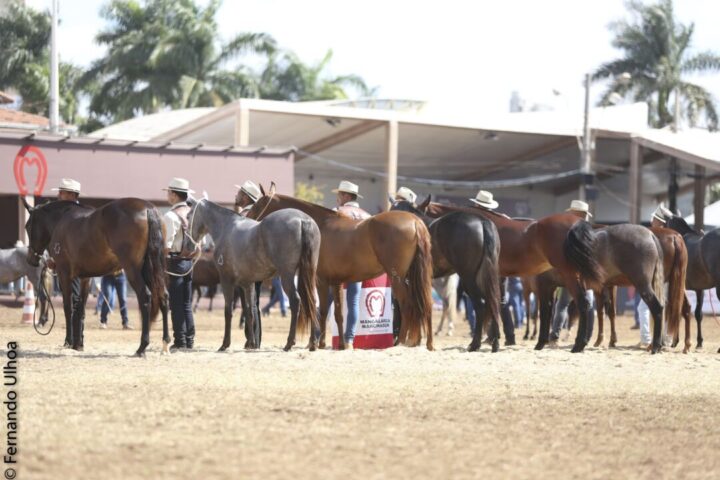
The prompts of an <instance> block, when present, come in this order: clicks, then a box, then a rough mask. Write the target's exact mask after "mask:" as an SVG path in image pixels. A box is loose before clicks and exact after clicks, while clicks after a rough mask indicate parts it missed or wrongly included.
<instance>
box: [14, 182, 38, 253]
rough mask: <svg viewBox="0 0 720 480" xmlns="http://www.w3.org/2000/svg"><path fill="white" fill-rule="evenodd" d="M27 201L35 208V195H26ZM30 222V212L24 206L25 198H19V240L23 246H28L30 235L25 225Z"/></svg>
mask: <svg viewBox="0 0 720 480" xmlns="http://www.w3.org/2000/svg"><path fill="white" fill-rule="evenodd" d="M25 201H26V202H27V203H28V205H30V206H31V207H34V206H35V197H34V196H33V195H25ZM27 221H28V211H27V210H26V209H25V205H24V204H23V197H21V196H18V240H20V241H21V242H23V245H25V246H26V247H27V246H28V242H29V239H28V235H27V232H26V231H25V224H26V223H27Z"/></svg>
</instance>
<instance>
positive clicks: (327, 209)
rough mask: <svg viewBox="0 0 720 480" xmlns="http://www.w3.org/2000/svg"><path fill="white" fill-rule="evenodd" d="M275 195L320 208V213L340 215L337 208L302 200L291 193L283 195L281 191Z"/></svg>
mask: <svg viewBox="0 0 720 480" xmlns="http://www.w3.org/2000/svg"><path fill="white" fill-rule="evenodd" d="M266 196H267V195H266ZM275 196H276V197H277V198H279V199H280V200H285V201H288V202H297V203H299V204H300V205H302V206H304V207H306V208H309V209H315V210H319V211H320V213H325V214H332V215H335V216H337V215H339V214H338V212H336V211H335V210H333V209H331V208H327V207H323V206H322V205H318V204H317V203H312V202H308V201H306V200H300V199H299V198H295V197H291V196H289V195H281V194H279V193H276V194H275ZM271 200H272V199H271Z"/></svg>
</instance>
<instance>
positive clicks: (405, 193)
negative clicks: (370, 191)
mask: <svg viewBox="0 0 720 480" xmlns="http://www.w3.org/2000/svg"><path fill="white" fill-rule="evenodd" d="M395 198H396V199H400V200H405V201H407V202H410V203H415V200H417V195H416V194H415V192H413V191H412V190H410V189H409V188H407V187H400V188H398V191H397V193H396V194H395Z"/></svg>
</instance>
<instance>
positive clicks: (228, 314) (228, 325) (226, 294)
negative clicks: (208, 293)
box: [218, 282, 245, 352]
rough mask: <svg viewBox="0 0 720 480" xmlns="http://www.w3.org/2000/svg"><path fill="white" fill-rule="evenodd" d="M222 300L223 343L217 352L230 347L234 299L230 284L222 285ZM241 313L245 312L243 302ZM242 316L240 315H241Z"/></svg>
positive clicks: (232, 287) (233, 287) (233, 290)
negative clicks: (223, 317) (223, 304)
mask: <svg viewBox="0 0 720 480" xmlns="http://www.w3.org/2000/svg"><path fill="white" fill-rule="evenodd" d="M221 285H222V292H223V298H225V334H224V335H223V342H222V345H220V348H219V349H218V351H219V352H224V351H225V350H227V349H228V348H229V347H230V341H231V337H232V316H233V299H234V298H235V286H234V285H232V284H231V283H228V282H225V283H222V284H221ZM242 311H243V313H244V312H245V302H244V301H243V309H242ZM241 315H242V314H241Z"/></svg>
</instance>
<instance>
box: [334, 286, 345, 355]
mask: <svg viewBox="0 0 720 480" xmlns="http://www.w3.org/2000/svg"><path fill="white" fill-rule="evenodd" d="M332 292H333V311H334V313H335V323H336V324H337V331H338V341H339V347H338V349H339V350H345V332H344V331H343V308H342V306H343V289H342V284H338V285H333V286H332Z"/></svg>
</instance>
